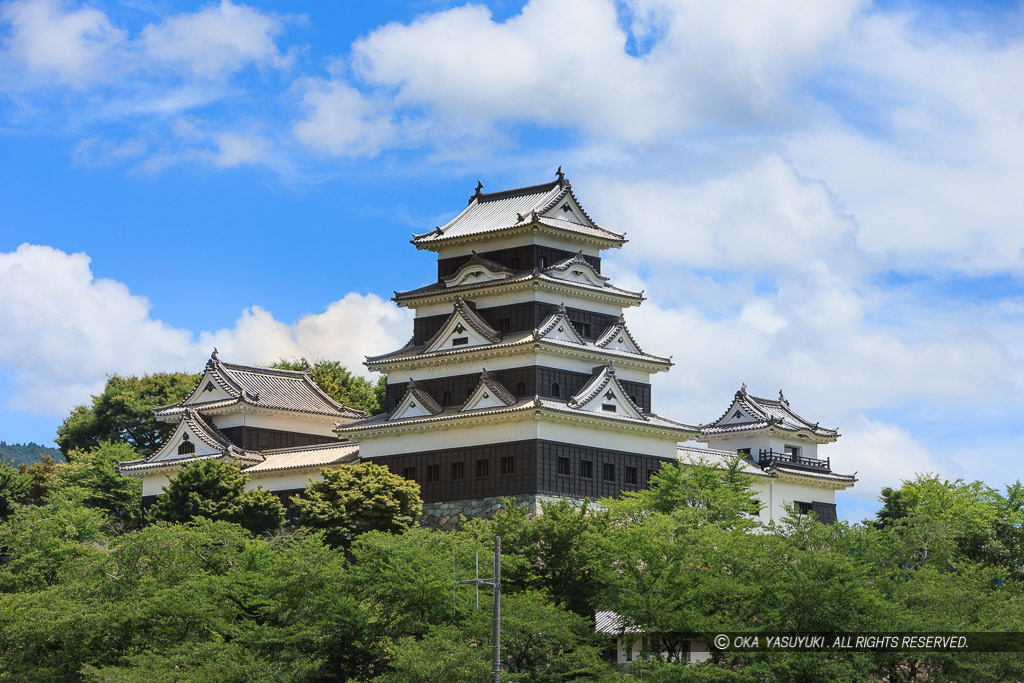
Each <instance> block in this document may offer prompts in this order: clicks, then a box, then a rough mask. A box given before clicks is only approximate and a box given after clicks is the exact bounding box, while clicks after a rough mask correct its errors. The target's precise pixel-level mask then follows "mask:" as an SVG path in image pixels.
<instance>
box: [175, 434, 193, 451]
mask: <svg viewBox="0 0 1024 683" xmlns="http://www.w3.org/2000/svg"><path fill="white" fill-rule="evenodd" d="M195 452H196V445H195V444H194V443H192V442H191V441H189V440H188V434H183V435H182V437H181V443H180V444H178V455H191V454H192V453H195Z"/></svg>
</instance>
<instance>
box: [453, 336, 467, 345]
mask: <svg viewBox="0 0 1024 683" xmlns="http://www.w3.org/2000/svg"><path fill="white" fill-rule="evenodd" d="M468 343H469V337H456V338H455V339H452V346H465V345H466V344H468Z"/></svg>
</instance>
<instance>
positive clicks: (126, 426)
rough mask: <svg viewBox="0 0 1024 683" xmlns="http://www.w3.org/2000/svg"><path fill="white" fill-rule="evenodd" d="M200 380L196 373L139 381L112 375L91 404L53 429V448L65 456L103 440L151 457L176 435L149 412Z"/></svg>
mask: <svg viewBox="0 0 1024 683" xmlns="http://www.w3.org/2000/svg"><path fill="white" fill-rule="evenodd" d="M198 381H199V375H198V374H195V375H193V374H189V373H187V372H158V373H155V374H152V375H143V376H142V377H121V376H120V375H113V376H111V377H110V378H108V379H107V383H106V386H104V387H103V392H102V393H100V394H99V395H98V396H93V397H92V405H88V406H84V405H82V406H78V407H76V408H75V409H74V410H72V411H71V415H69V416H68V417H67V418H66V419H65V420H64V422H63V423H62V424H61V426H60V427H58V428H57V445H58V446H60V451H61V453H63V454H64V456H65V457H69V458H70V457H73V456H72V452H73V451H88V450H90V449H92V448H96V447H97V446H99V445H100V442H101V441H111V442H120V443H126V444H128V445H129V446H131V447H132V448H133V449H135V451H136V452H137V453H138V454H139V455H138V456H136V457H141V456H146V455H150V454H151V453H153V452H154V451H155V450H156V449H157V448H159V447H160V445H161V444H162V443H163V442H164V441H166V440H167V438H168V437H169V436H170V435H171V432H173V431H174V425H173V424H170V423H166V422H158V421H157V420H156V418H155V417H154V416H153V410H154V409H156V408H159V407H161V406H165V405H169V404H171V403H177V402H178V401H180V400H182V399H184V398H185V397H186V396H188V395H189V393H190V392H191V391H192V389H194V388H195V386H196V383H197V382H198Z"/></svg>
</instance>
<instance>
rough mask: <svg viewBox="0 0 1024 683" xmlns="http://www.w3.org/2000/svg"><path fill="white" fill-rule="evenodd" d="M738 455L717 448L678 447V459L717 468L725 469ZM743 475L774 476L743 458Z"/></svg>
mask: <svg viewBox="0 0 1024 683" xmlns="http://www.w3.org/2000/svg"><path fill="white" fill-rule="evenodd" d="M736 455H737V454H736V453H734V452H733V451H722V450H718V449H717V448H698V447H697V446H685V445H683V444H679V445H678V446H676V457H678V458H679V459H680V460H684V461H685V460H690V461H696V460H703V461H704V462H706V463H708V464H709V465H714V466H715V467H725V466H726V464H727V463H728V462H729V461H730V460H731V459H733V458H735V457H736ZM742 463H743V470H742V471H743V473H744V474H751V475H754V476H758V477H771V476H772V475H771V474H769V473H767V472H765V471H764V470H763V469H761V468H760V467H759V466H758V465H757V463H755V462H754V461H753V460H752V459H751V458H749V457H747V458H743V460H742Z"/></svg>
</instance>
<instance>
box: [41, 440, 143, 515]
mask: <svg viewBox="0 0 1024 683" xmlns="http://www.w3.org/2000/svg"><path fill="white" fill-rule="evenodd" d="M134 457H136V456H135V451H134V450H132V448H131V446H129V445H128V444H124V443H111V442H109V441H102V442H100V445H99V446H98V447H97V448H94V449H92V450H90V451H72V453H71V457H70V458H69V462H68V463H67V464H64V465H59V466H58V467H57V468H56V470H55V471H54V476H53V482H52V489H51V491H50V494H49V495H50V497H51V498H53V497H58V496H68V495H72V496H75V497H77V498H78V499H79V500H81V501H82V502H83V504H84V505H86V506H87V507H91V508H95V509H97V510H100V511H101V512H103V513H104V514H105V515H107V518H108V519H110V520H111V521H112V522H116V523H118V524H119V525H120V528H122V529H124V528H128V527H131V526H133V525H135V523H137V522H138V521H140V520H139V514H140V509H141V501H142V482H140V481H139V480H138V479H132V478H129V477H122V476H121V475H120V474H119V473H118V471H117V465H118V462H120V461H122V460H131V459H132V458H134Z"/></svg>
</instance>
